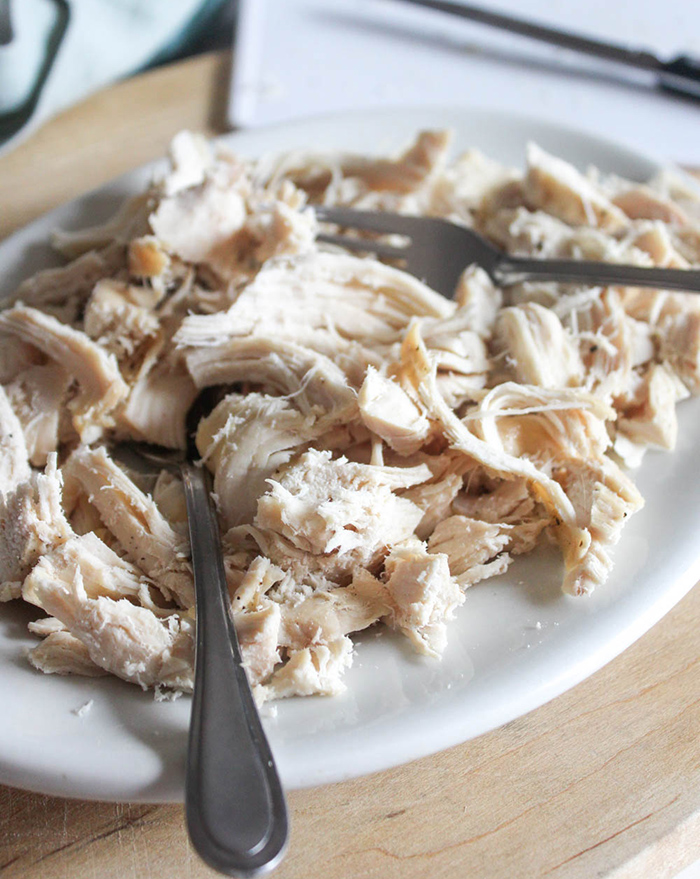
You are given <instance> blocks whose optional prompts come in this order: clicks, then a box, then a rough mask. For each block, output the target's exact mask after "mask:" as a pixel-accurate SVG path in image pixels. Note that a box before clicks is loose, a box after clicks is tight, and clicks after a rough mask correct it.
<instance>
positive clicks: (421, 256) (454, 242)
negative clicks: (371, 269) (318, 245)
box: [315, 206, 700, 299]
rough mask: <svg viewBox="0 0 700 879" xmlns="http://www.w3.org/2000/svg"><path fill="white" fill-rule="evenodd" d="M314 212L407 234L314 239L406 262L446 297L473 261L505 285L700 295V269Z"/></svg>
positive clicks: (393, 218) (328, 219)
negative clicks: (540, 249)
mask: <svg viewBox="0 0 700 879" xmlns="http://www.w3.org/2000/svg"><path fill="white" fill-rule="evenodd" d="M315 211H316V217H317V219H318V220H319V221H320V222H322V223H334V224H336V225H338V226H342V227H343V228H345V229H358V230H360V231H363V232H377V233H381V234H384V235H388V234H398V235H402V236H404V237H405V238H407V239H408V243H407V244H406V245H405V246H399V245H395V244H389V243H387V242H385V241H381V240H374V239H368V238H353V237H350V236H348V235H337V234H329V233H325V232H322V233H319V234H318V235H317V236H316V238H317V240H318V241H325V242H327V243H329V244H337V245H340V246H341V247H344V248H346V249H348V250H358V251H363V252H369V253H375V254H376V255H377V256H379V257H385V258H387V259H399V260H404V262H405V266H406V270H407V271H408V272H410V273H411V274H412V275H415V276H416V277H417V278H420V279H421V280H423V281H425V283H426V284H427V285H428V286H429V287H432V289H433V290H437V291H438V293H442V295H443V296H446V297H447V298H448V299H450V298H452V296H453V295H454V291H455V287H456V285H457V281H458V279H459V276H460V275H461V273H462V272H463V271H464V269H465V268H466V267H467V266H469V265H471V264H472V263H476V264H477V265H479V266H481V268H483V269H484V270H485V271H486V273H487V274H488V275H489V276H490V277H491V279H492V280H493V281H494V283H496V284H497V285H499V286H501V287H504V286H508V285H509V284H518V283H520V282H522V281H558V282H566V283H580V284H581V283H582V284H589V285H599V284H621V285H624V286H630V287H655V288H659V289H662V290H684V291H690V292H693V293H700V269H659V268H644V267H641V266H630V265H621V264H619V263H607V262H593V261H589V260H576V259H532V258H529V257H518V256H509V255H508V254H507V253H504V252H503V251H502V250H499V249H498V248H497V247H495V246H494V245H493V244H491V243H490V242H488V241H487V240H486V239H485V238H483V237H482V236H481V235H479V234H477V233H476V232H474V231H473V230H472V229H468V228H467V227H466V226H458V225H457V224H456V223H451V222H450V221H449V220H441V219H437V218H433V217H410V216H405V215H403V214H389V213H380V212H378V211H357V210H354V209H352V208H343V207H339V208H336V207H324V206H316V207H315Z"/></svg>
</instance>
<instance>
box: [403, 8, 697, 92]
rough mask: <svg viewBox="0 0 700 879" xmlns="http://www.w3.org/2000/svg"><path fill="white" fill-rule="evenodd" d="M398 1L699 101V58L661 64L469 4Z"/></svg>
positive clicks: (654, 58) (639, 54)
mask: <svg viewBox="0 0 700 879" xmlns="http://www.w3.org/2000/svg"><path fill="white" fill-rule="evenodd" d="M400 2H403V3H412V4H413V5H415V6H424V7H427V8H429V9H435V10H436V11H438V12H446V13H448V14H449V15H456V16H459V17H460V18H466V19H468V20H469V21H475V22H478V23H479V24H484V25H488V26H489V27H495V28H499V29H501V30H506V31H510V33H513V34H519V35H520V36H523V37H530V38H531V39H533V40H540V41H541V42H545V43H551V44H552V45H555V46H560V47H561V48H563V49H571V50H572V51H574V52H584V53H585V54H587V55H594V56H595V57H597V58H602V59H604V60H605V61H614V62H616V63H618V64H625V65H627V66H629V67H635V68H637V69H639V70H647V71H649V72H651V73H653V74H654V75H655V77H656V83H657V85H658V86H659V87H660V88H663V89H668V90H670V91H674V92H680V93H682V94H684V95H687V96H689V97H693V98H699V99H700V58H693V57H691V56H689V55H678V56H677V57H675V58H672V59H671V60H670V61H662V60H661V58H659V57H658V56H657V55H655V54H653V53H652V52H647V51H641V50H638V49H629V48H627V47H625V46H619V45H616V44H614V43H608V42H605V41H603V40H598V39H594V38H592V37H584V36H582V35H581V34H574V33H571V32H569V31H563V30H560V29H558V28H554V27H550V26H548V25H545V24H539V23H538V22H534V21H527V20H525V19H522V18H517V17H515V16H512V15H504V14H503V13H500V12H494V11H492V10H490V9H484V8H483V7H480V6H473V5H471V4H469V3H451V2H449V0H400Z"/></svg>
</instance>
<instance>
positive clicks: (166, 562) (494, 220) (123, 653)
mask: <svg viewBox="0 0 700 879" xmlns="http://www.w3.org/2000/svg"><path fill="white" fill-rule="evenodd" d="M449 141H450V137H449V134H448V133H447V132H441V131H432V132H430V131H428V132H422V133H420V134H419V135H418V136H417V137H416V139H415V141H414V142H413V143H412V144H409V145H408V146H407V147H406V149H405V150H404V151H403V152H402V153H400V154H398V155H396V156H389V157H379V158H375V157H370V156H359V155H349V154H338V153H328V154H325V155H320V154H315V153H311V152H300V151H297V152H294V153H289V154H286V155H282V156H277V157H267V158H265V159H262V160H259V161H257V162H256V161H249V160H245V159H242V158H240V157H238V156H236V155H233V154H231V153H230V152H228V151H227V150H226V148H225V147H223V146H217V145H211V144H209V143H207V142H206V141H205V140H204V139H203V138H201V137H198V136H196V135H192V134H189V133H188V132H182V133H181V134H179V135H178V136H177V137H176V138H175V140H174V141H173V144H172V147H171V152H170V168H169V170H168V171H167V172H165V173H164V174H163V175H162V176H161V177H160V178H158V179H156V180H154V182H153V183H152V185H151V186H150V187H149V188H148V190H147V191H146V192H145V193H142V194H141V195H139V196H137V197H136V198H133V199H131V200H130V201H128V202H127V203H125V204H124V205H123V206H122V208H121V209H120V210H119V212H118V213H117V215H116V216H115V217H114V218H113V219H112V220H111V221H109V222H107V223H106V224H104V225H102V226H99V227H96V228H93V229H88V230H85V231H83V232H71V233H57V234H56V237H55V244H56V247H57V249H59V250H60V251H61V253H63V255H64V256H66V257H67V258H68V259H70V260H72V261H71V262H68V263H67V264H66V265H65V266H64V267H62V268H56V269H50V270H48V271H43V272H40V273H39V274H37V275H36V276H34V277H33V278H30V279H29V280H27V281H25V282H24V283H23V284H22V285H21V287H20V288H19V289H18V290H17V292H16V294H15V295H14V296H13V297H12V300H11V303H10V305H8V307H7V308H6V309H5V310H4V311H3V312H2V313H0V337H1V339H2V345H1V346H0V352H1V356H0V446H1V447H2V457H1V458H0V600H4V601H9V600H12V599H15V600H17V599H23V600H24V601H27V602H29V603H31V604H33V605H35V606H36V607H37V608H39V609H41V611H42V612H43V613H44V614H45V616H43V617H40V618H39V619H36V620H34V621H33V622H32V623H30V630H31V632H32V633H33V634H35V635H36V636H37V637H38V638H40V639H42V640H41V641H40V643H38V644H37V646H36V647H35V648H34V649H33V650H32V651H31V653H30V655H29V660H30V662H31V664H32V665H33V666H34V667H35V668H37V669H39V670H41V671H43V672H46V673H53V674H82V675H100V674H107V673H109V674H113V675H117V676H118V677H121V678H123V679H124V680H126V681H130V682H132V683H135V684H138V685H140V686H142V687H144V688H155V689H156V691H157V692H159V693H160V692H162V691H163V689H164V688H165V689H166V690H167V689H169V690H172V691H187V690H189V689H190V688H191V686H192V677H193V650H194V648H193V630H194V626H195V619H194V608H193V604H194V588H193V581H192V569H191V564H190V560H189V546H188V537H187V525H186V509H185V504H184V496H183V490H182V485H181V483H180V480H179V479H178V478H177V477H176V476H174V475H172V474H171V473H168V472H165V471H163V472H162V473H161V474H160V475H159V476H158V478H157V480H155V482H151V483H149V484H146V483H144V482H143V481H142V480H140V479H139V478H137V477H136V476H135V475H134V474H131V473H129V472H127V471H126V470H125V469H124V468H122V467H121V466H120V465H119V464H118V463H117V462H116V461H115V460H114V459H113V457H112V456H111V454H110V451H109V450H110V444H111V443H112V442H114V441H118V440H122V439H128V438H132V439H136V440H146V441H149V442H155V443H159V444H161V445H165V446H169V447H171V448H184V446H185V444H186V441H187V437H186V417H187V413H188V410H189V409H190V407H191V405H192V403H193V401H194V400H195V399H196V397H197V395H198V394H199V392H200V390H201V389H203V388H206V387H209V386H212V385H216V386H220V389H221V391H222V393H221V394H220V396H219V400H220V402H219V403H218V405H217V406H216V407H215V408H214V409H213V411H211V412H210V413H209V414H208V415H207V416H206V417H204V418H203V419H202V420H201V422H200V424H199V427H198V430H197V434H196V442H197V447H198V449H199V453H200V455H201V457H202V461H203V465H204V466H206V467H208V468H209V470H210V471H211V472H212V474H213V479H214V499H215V502H216V505H217V509H218V512H219V516H220V524H221V529H222V535H223V546H224V553H225V557H224V567H225V571H226V576H227V582H228V588H229V593H230V599H231V605H232V609H233V613H234V618H235V620H236V626H237V629H238V633H239V639H240V642H241V646H242V651H243V660H244V666H245V668H246V670H247V673H248V676H249V678H250V682H251V685H252V686H253V688H254V693H255V696H256V699H257V700H258V701H259V702H262V701H264V700H266V699H276V698H282V697H287V696H294V695H313V694H326V695H331V694H336V693H339V692H342V690H343V688H344V683H343V679H342V678H343V673H344V671H345V669H347V668H348V667H349V666H350V665H351V663H352V659H353V641H352V637H353V635H354V633H357V632H360V631H362V630H363V629H366V628H367V627H369V626H386V627H388V628H390V629H393V630H395V631H396V632H399V633H401V634H402V635H404V636H406V638H407V639H408V640H409V641H410V643H411V644H412V645H413V647H414V648H415V649H416V650H418V651H419V652H421V653H424V654H426V655H427V656H430V657H438V656H439V655H440V654H441V652H442V651H443V649H444V646H445V644H446V642H447V640H448V639H449V629H450V620H451V619H452V618H453V617H454V616H455V615H457V614H462V613H469V596H468V594H467V589H468V588H471V587H474V586H475V584H478V583H479V582H480V581H483V580H485V579H487V578H489V577H494V576H498V575H501V574H503V573H504V572H505V571H506V570H507V569H508V567H509V566H510V565H511V564H512V563H513V560H514V558H515V557H516V556H518V555H519V554H522V553H527V552H531V551H533V550H536V548H537V547H538V546H539V545H540V544H542V543H543V542H545V541H548V542H550V543H555V544H557V545H558V546H559V548H560V550H561V556H562V561H563V566H562V584H563V589H564V590H565V591H566V592H569V593H571V594H575V595H585V594H587V593H590V592H591V591H592V590H593V589H595V588H598V587H601V586H602V585H603V584H604V582H605V580H606V578H607V576H608V574H609V572H610V570H611V568H612V565H613V560H614V550H613V546H614V544H615V543H616V542H617V541H618V540H619V539H620V535H621V532H622V528H623V525H625V524H626V523H627V522H628V521H629V519H630V517H631V515H632V514H633V513H634V512H635V511H636V510H638V509H639V508H640V507H641V505H642V503H643V500H642V498H641V496H640V494H639V492H638V490H637V489H636V487H635V485H634V482H633V479H632V476H631V475H630V472H629V468H630V467H631V466H636V465H637V464H638V463H639V462H640V460H641V458H642V456H643V454H644V452H645V450H646V449H647V448H650V447H651V448H654V449H664V450H671V449H673V447H674V445H675V443H676V437H677V432H678V424H677V419H676V404H677V403H678V402H679V401H681V400H683V399H684V398H685V397H687V396H689V395H691V394H697V393H698V392H699V391H700V305H699V304H698V300H697V298H694V297H692V296H688V295H684V294H679V293H668V292H665V291H663V290H640V289H637V288H622V287H614V288H612V287H602V286H598V287H583V286H574V285H567V286H564V285H556V284H519V285H515V286H514V287H512V288H509V289H499V288H497V287H496V286H494V284H493V283H492V281H491V280H490V279H489V278H488V277H487V276H486V274H485V273H484V272H483V270H482V269H480V268H479V267H478V266H465V271H464V273H463V275H462V277H461V278H460V280H459V282H458V284H457V288H456V290H455V293H454V297H453V299H452V300H450V299H446V298H444V297H443V296H441V295H439V294H438V293H436V292H435V291H433V290H431V289H430V288H429V287H427V286H426V285H425V284H423V283H422V282H421V281H420V280H418V279H416V278H414V277H412V276H411V275H409V274H407V273H406V272H404V271H403V270H402V269H401V268H400V267H397V266H395V265H387V264H383V263H382V262H380V261H378V260H377V259H375V258H373V257H370V256H367V257H362V256H357V255H352V254H349V253H346V252H343V251H340V250H339V249H338V248H336V247H332V246H330V245H323V244H319V243H317V241H316V232H317V228H318V227H317V221H316V218H315V214H314V211H313V204H314V203H322V204H329V205H332V204H344V205H349V206H353V207H357V208H360V209H364V210H391V211H399V212H405V213H410V214H419V215H420V214H424V215H428V216H440V217H444V218H447V219H450V220H452V221H454V222H457V223H463V224H466V225H469V226H472V227H474V228H475V229H476V230H477V231H479V232H481V233H482V234H483V235H485V236H487V237H489V238H490V239H491V240H493V241H494V242H495V243H496V244H498V245H499V246H500V247H502V248H504V249H505V250H507V251H508V252H510V253H514V254H515V253H517V254H536V255H540V256H543V257H566V258H576V259H597V260H607V261H611V262H629V263H633V264H636V265H660V266H676V267H687V266H689V265H697V264H698V262H700V197H699V196H698V194H697V192H695V191H694V190H692V189H690V188H689V187H688V186H686V185H685V184H684V183H683V181H680V180H676V179H675V178H673V177H672V175H669V174H668V173H665V174H663V175H660V176H659V177H658V178H656V179H655V180H652V181H649V182H647V183H644V182H639V181H637V182H632V181H626V180H622V179H620V178H618V177H614V176H612V175H608V176H605V175H602V174H600V173H599V172H597V171H595V169H588V170H579V169H576V168H574V167H573V166H571V165H570V164H568V163H567V162H566V161H565V160H563V159H560V158H557V157H554V156H551V155H548V154H547V153H546V152H545V151H544V150H542V149H540V148H539V147H538V146H536V145H530V146H529V147H528V149H527V154H526V168H525V170H524V171H522V172H521V171H519V170H517V169H514V168H508V167H504V166H502V165H500V164H499V163H498V162H495V161H493V160H492V159H490V158H488V157H486V156H483V155H481V154H480V153H479V152H478V151H477V150H470V151H469V152H467V153H466V154H464V155H463V156H461V157H458V158H456V159H455V160H452V161H451V160H449V158H448V152H449ZM477 588H478V587H477ZM462 605H466V606H465V607H462Z"/></svg>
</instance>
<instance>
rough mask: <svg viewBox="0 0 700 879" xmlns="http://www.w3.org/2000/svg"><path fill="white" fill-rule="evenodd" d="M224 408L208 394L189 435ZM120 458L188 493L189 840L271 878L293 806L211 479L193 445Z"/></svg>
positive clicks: (140, 447)
mask: <svg viewBox="0 0 700 879" xmlns="http://www.w3.org/2000/svg"><path fill="white" fill-rule="evenodd" d="M215 399H216V389H210V393H207V392H206V391H205V392H204V394H202V395H200V397H199V398H198V400H197V401H196V402H195V404H194V405H193V406H192V408H191V409H190V412H189V413H188V417H187V423H188V428H191V427H193V426H196V424H197V422H198V420H199V417H200V416H201V415H202V414H204V413H205V412H208V411H209V410H210V409H211V408H212V403H213V402H214V400H215ZM188 433H189V434H190V435H191V434H192V431H191V430H189V429H188ZM113 453H114V454H115V457H117V458H118V459H119V460H121V461H122V462H123V463H125V464H127V466H131V467H134V469H136V470H141V471H143V469H144V464H145V466H146V468H149V467H150V468H151V469H152V468H153V467H154V466H155V467H156V468H158V469H160V468H161V467H166V468H169V469H173V468H174V469H177V470H179V472H180V475H181V477H182V482H183V486H184V489H185V500H186V503H187V521H188V528H189V534H190V547H191V551H192V568H193V571H194V583H195V602H196V614H197V626H196V639H197V642H196V649H195V680H194V693H193V696H192V714H191V719H190V734H189V743H188V753H187V775H186V780H185V812H186V816H187V829H188V831H189V834H190V838H191V840H192V843H193V845H194V847H195V849H196V850H197V853H198V854H199V855H200V857H201V858H202V859H203V860H204V861H206V863H207V864H209V866H210V867H213V868H214V869H215V870H218V871H219V872H220V873H224V874H226V875H229V876H241V877H243V876H257V875H260V874H261V873H266V872H267V871H269V870H271V869H273V868H274V867H275V866H276V865H277V864H278V863H279V861H280V860H281V859H282V856H283V855H284V851H285V848H286V844H287V838H288V834H289V821H288V815H287V804H286V800H285V796H284V791H283V789H282V785H281V782H280V779H279V775H278V774H277V769H276V767H275V762H274V758H273V756H272V752H271V750H270V746H269V744H268V742H267V738H266V737H265V732H264V730H263V727H262V723H261V722H260V717H259V715H258V711H257V708H256V707H255V703H254V701H253V695H252V693H251V691H250V685H249V684H248V679H247V677H246V672H245V669H244V668H243V665H242V657H241V651H240V647H239V644H238V637H237V635H236V628H235V625H234V622H233V616H232V613H231V602H230V599H229V592H228V586H227V583H226V574H225V572H224V565H223V555H222V551H221V543H220V540H219V523H218V521H217V518H216V512H215V510H214V505H213V502H212V499H211V479H210V476H209V473H208V471H207V470H206V468H205V467H203V466H200V465H198V464H196V463H194V460H195V458H196V457H198V454H197V451H196V447H195V446H194V442H193V441H190V443H189V445H188V450H187V453H185V454H183V453H182V452H172V451H171V450H168V449H164V448H161V447H159V446H149V445H147V444H145V443H122V444H120V445H118V446H117V447H115V448H114V449H113Z"/></svg>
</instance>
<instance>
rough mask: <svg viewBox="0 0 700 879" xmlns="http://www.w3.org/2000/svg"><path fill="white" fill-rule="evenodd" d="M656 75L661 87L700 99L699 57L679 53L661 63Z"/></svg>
mask: <svg viewBox="0 0 700 879" xmlns="http://www.w3.org/2000/svg"><path fill="white" fill-rule="evenodd" d="M657 76H658V82H659V85H660V86H661V88H664V89H668V90H669V91H671V92H676V93H678V94H682V95H686V96H688V97H691V98H697V99H698V100H700V58H693V57H691V56H690V55H679V56H678V58H674V59H673V60H672V61H667V62H666V63H665V64H663V65H662V66H661V69H660V70H659V72H658V74H657Z"/></svg>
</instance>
